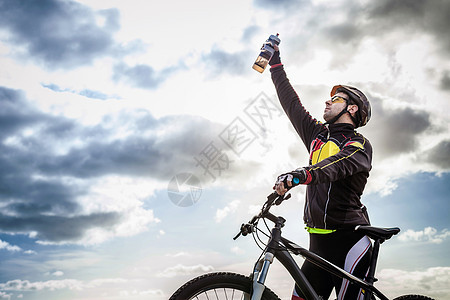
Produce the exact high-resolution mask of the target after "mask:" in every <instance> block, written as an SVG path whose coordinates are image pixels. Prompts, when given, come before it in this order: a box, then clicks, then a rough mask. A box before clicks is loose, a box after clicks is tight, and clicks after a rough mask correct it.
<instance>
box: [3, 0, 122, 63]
mask: <svg viewBox="0 0 450 300" xmlns="http://www.w3.org/2000/svg"><path fill="white" fill-rule="evenodd" d="M98 17H100V18H103V19H104V24H103V25H102V26H99V25H97V21H96V18H98ZM118 20H119V12H118V10H116V9H108V10H102V11H98V12H94V11H92V10H91V9H89V8H88V7H86V6H84V5H82V4H79V3H77V2H73V1H57V0H17V1H8V0H1V1H0V26H1V27H3V28H6V29H8V30H9V32H10V33H11V35H10V38H9V40H10V42H12V43H14V44H16V45H20V46H24V47H25V49H26V53H23V54H26V55H30V56H32V57H34V58H37V59H38V60H40V61H42V62H44V63H45V64H46V65H47V66H48V67H50V68H70V67H75V66H79V65H86V64H90V63H91V62H92V61H93V60H94V59H95V58H96V57H98V56H102V55H105V54H107V53H108V52H110V51H112V50H114V47H115V46H114V41H113V37H112V35H113V34H114V33H115V32H116V31H117V30H118V29H119V21H118ZM24 57H25V56H24Z"/></svg>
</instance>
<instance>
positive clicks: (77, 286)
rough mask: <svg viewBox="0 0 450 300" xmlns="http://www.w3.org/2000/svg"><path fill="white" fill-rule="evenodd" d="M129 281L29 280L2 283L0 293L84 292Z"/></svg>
mask: <svg viewBox="0 0 450 300" xmlns="http://www.w3.org/2000/svg"><path fill="white" fill-rule="evenodd" d="M126 282H128V280H127V279H123V278H100V279H93V280H91V281H87V282H84V281H81V280H77V279H61V280H48V281H34V282H32V281H29V280H21V279H16V280H10V281H7V282H5V283H0V291H22V292H28V291H42V290H48V291H56V290H65V289H67V290H75V291H82V290H86V289H90V288H95V287H98V286H101V285H105V284H117V283H126Z"/></svg>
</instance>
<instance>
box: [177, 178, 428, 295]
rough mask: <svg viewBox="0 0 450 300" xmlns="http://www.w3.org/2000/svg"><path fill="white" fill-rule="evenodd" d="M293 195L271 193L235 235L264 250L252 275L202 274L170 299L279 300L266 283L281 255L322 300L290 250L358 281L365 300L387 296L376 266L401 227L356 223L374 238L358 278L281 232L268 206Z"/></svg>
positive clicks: (307, 290)
mask: <svg viewBox="0 0 450 300" xmlns="http://www.w3.org/2000/svg"><path fill="white" fill-rule="evenodd" d="M294 179H295V178H294ZM290 196H291V195H290V194H287V195H286V196H280V195H278V194H277V193H276V192H274V193H272V194H271V195H269V196H268V197H267V201H266V202H265V203H264V205H263V206H262V209H261V212H260V213H259V214H258V215H256V216H254V217H253V218H252V219H251V220H250V221H249V222H248V223H246V224H242V226H241V228H240V231H239V233H238V234H237V235H236V236H235V237H234V240H236V239H237V238H238V237H240V236H241V235H242V236H247V235H248V234H252V235H253V237H254V240H255V242H256V243H257V245H258V246H259V247H260V248H261V249H262V250H263V251H262V254H261V255H260V257H259V258H258V260H257V262H256V263H255V265H254V268H253V271H252V273H251V275H250V276H244V275H240V274H236V273H230V272H216V273H208V274H205V275H201V276H199V277H197V278H194V279H192V280H190V281H189V282H187V283H186V284H184V285H183V286H181V287H180V288H179V289H178V290H177V291H176V292H175V293H174V294H173V295H172V296H171V297H170V299H169V300H188V299H197V300H202V299H211V300H212V299H216V300H221V299H227V300H231V299H243V300H276V299H278V300H279V298H278V296H277V295H276V294H275V293H273V292H272V291H271V290H270V289H269V288H268V287H266V286H265V285H264V283H265V280H266V278H267V275H268V271H269V267H270V265H271V263H272V262H273V260H274V259H278V261H280V262H281V264H282V265H283V266H284V267H285V268H286V269H287V271H288V272H289V274H290V275H291V276H292V278H293V279H294V281H295V283H296V284H297V286H298V287H299V288H300V290H301V291H302V293H303V295H304V296H305V299H306V300H321V299H322V297H320V296H318V295H317V293H316V291H315V290H314V289H313V287H312V286H311V284H310V282H309V281H308V279H307V278H306V277H305V275H304V274H303V272H302V271H301V269H300V267H299V266H298V265H297V263H296V262H295V260H294V259H293V257H292V255H291V254H294V255H300V256H302V257H303V258H304V259H306V260H308V261H310V262H312V263H314V264H315V265H317V266H318V267H320V268H322V269H323V270H325V271H327V272H328V273H330V274H332V275H335V276H338V277H339V278H343V279H347V280H348V281H349V282H350V284H355V285H357V286H358V287H360V288H361V289H362V291H363V293H364V300H372V299H382V300H388V298H387V297H386V296H385V295H383V293H382V292H381V291H379V290H378V289H377V288H376V287H375V286H374V282H375V281H376V278H375V269H376V264H377V259H378V253H379V249H380V245H381V244H382V243H383V242H384V241H387V240H388V239H390V238H391V237H392V236H394V235H396V234H397V233H399V232H400V229H399V228H397V227H394V228H381V227H373V226H356V227H355V228H354V230H357V231H359V232H361V233H364V234H365V235H367V236H368V237H369V238H371V239H372V240H373V241H374V244H373V250H372V256H371V261H370V267H369V272H368V274H367V276H366V278H365V279H361V278H357V277H355V276H354V275H352V274H350V273H348V272H347V271H345V270H343V269H341V268H340V267H338V266H336V265H334V264H332V263H330V262H328V261H327V260H325V259H323V258H322V257H320V256H318V255H316V254H314V253H312V252H310V251H309V250H307V249H305V248H303V247H301V246H299V245H297V244H295V243H293V242H291V241H289V240H288V239H286V238H284V237H282V236H281V228H283V227H284V225H285V222H286V220H285V219H284V218H283V217H281V216H275V215H273V214H272V213H270V211H269V210H270V209H271V207H273V206H274V205H280V204H281V203H282V202H283V201H285V200H287V199H289V198H290ZM261 220H263V223H264V224H265V226H266V228H267V230H269V231H270V235H269V234H266V233H265V231H264V230H261V229H260V228H259V227H258V225H259V224H260V221H261ZM266 220H270V221H271V222H273V223H274V226H273V228H272V229H270V228H269V227H268V225H267V222H266ZM261 233H262V234H265V235H267V237H268V238H269V241H268V243H267V244H265V243H264V242H263V241H262V239H261V238H260V236H259V234H261ZM261 244H262V245H264V247H261ZM395 300H433V299H431V298H429V297H426V296H421V295H404V296H400V297H397V298H395Z"/></svg>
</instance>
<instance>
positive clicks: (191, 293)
mask: <svg viewBox="0 0 450 300" xmlns="http://www.w3.org/2000/svg"><path fill="white" fill-rule="evenodd" d="M251 286H252V280H251V279H250V277H246V276H244V275H240V274H235V273H210V274H205V275H202V276H199V277H197V278H194V279H192V280H191V281H189V282H187V283H186V284H184V285H183V286H182V287H180V288H179V289H178V290H177V291H176V292H175V293H174V294H173V295H172V296H171V297H170V299H169V300H189V299H198V300H202V299H217V300H222V299H228V300H234V299H250V289H251ZM262 299H263V300H280V298H278V296H277V295H275V294H274V293H273V292H272V291H271V290H269V289H268V288H267V287H266V288H265V290H264V293H263V296H262Z"/></svg>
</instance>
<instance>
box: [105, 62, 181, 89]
mask: <svg viewBox="0 0 450 300" xmlns="http://www.w3.org/2000/svg"><path fill="white" fill-rule="evenodd" d="M183 68H184V67H183V65H182V64H180V65H179V66H172V67H167V68H165V69H163V70H161V71H156V70H155V69H153V68H152V67H151V66H148V65H144V64H138V65H135V66H133V67H130V66H128V65H126V64H124V63H120V64H117V65H116V66H115V67H114V75H113V79H114V80H115V81H124V82H125V83H127V84H129V85H131V86H133V87H137V88H141V89H148V90H154V89H156V88H158V87H159V86H160V85H161V84H162V83H163V82H165V81H166V80H167V79H168V78H169V76H170V75H172V74H173V73H175V72H176V71H178V70H181V69H183Z"/></svg>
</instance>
